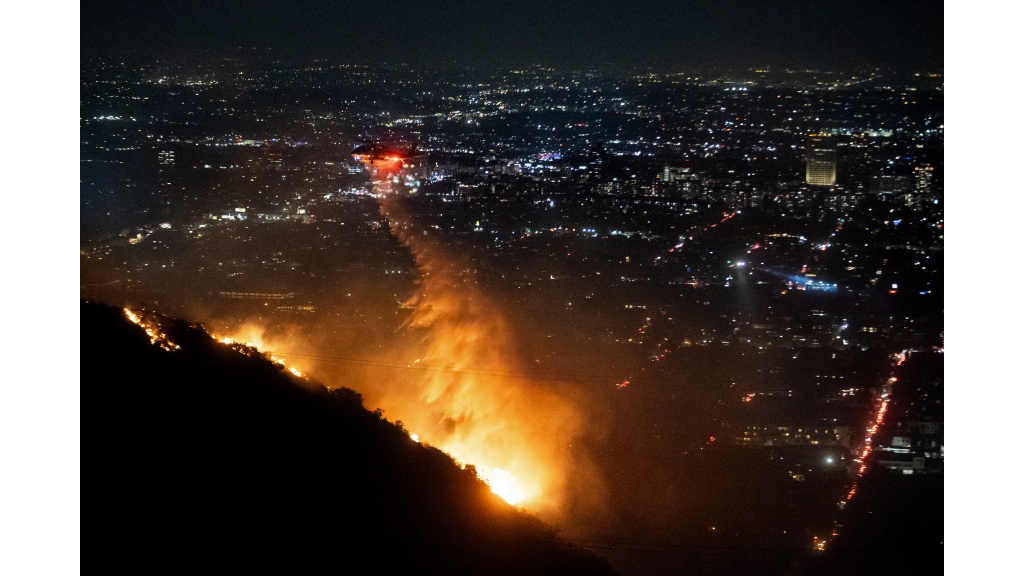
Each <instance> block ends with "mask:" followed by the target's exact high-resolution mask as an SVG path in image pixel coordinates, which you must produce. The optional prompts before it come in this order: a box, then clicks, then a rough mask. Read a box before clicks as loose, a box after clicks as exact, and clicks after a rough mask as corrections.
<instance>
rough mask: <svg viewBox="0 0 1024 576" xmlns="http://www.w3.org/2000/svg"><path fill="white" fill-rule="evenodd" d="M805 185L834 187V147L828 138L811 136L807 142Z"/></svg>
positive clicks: (833, 143)
mask: <svg viewBox="0 0 1024 576" xmlns="http://www.w3.org/2000/svg"><path fill="white" fill-rule="evenodd" d="M807 184H808V185H810V186H835V185H836V145H835V142H833V140H832V139H831V138H829V137H828V136H811V137H810V140H809V141H808V144H807Z"/></svg>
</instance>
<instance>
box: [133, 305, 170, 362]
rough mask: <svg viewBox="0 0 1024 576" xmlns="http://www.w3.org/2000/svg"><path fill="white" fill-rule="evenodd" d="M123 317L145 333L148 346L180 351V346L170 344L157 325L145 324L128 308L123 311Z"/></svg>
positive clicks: (144, 321) (140, 317) (145, 322)
mask: <svg viewBox="0 0 1024 576" xmlns="http://www.w3.org/2000/svg"><path fill="white" fill-rule="evenodd" d="M124 315H125V316H126V317H127V318H128V320H130V321H131V322H132V324H135V325H136V326H139V327H140V328H142V329H143V330H145V331H146V336H149V343H150V344H156V345H158V346H160V348H162V349H164V350H167V351H168V352H171V351H173V350H180V349H181V346H178V345H177V344H175V343H174V342H172V341H171V340H170V339H169V338H168V337H167V335H166V334H164V333H163V331H162V330H161V329H160V325H159V324H157V323H154V322H147V321H146V320H144V319H143V318H142V316H139V315H138V314H136V313H135V312H132V311H131V309H129V308H125V309H124Z"/></svg>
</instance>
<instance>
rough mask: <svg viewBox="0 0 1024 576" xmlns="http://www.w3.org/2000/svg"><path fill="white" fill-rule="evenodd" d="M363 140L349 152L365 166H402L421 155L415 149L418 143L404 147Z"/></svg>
mask: <svg viewBox="0 0 1024 576" xmlns="http://www.w3.org/2000/svg"><path fill="white" fill-rule="evenodd" d="M363 142H365V143H364V144H362V145H360V146H357V147H356V148H355V150H352V152H351V154H352V157H353V158H354V159H355V161H356V162H361V163H362V164H364V165H366V166H371V167H372V166H381V165H384V166H404V165H405V163H406V162H407V161H409V160H411V159H413V158H417V157H419V156H422V154H421V153H420V152H419V150H418V149H417V147H418V146H419V145H418V144H413V145H411V146H409V147H408V148H405V147H401V146H393V145H390V144H384V143H381V142H373V141H365V140H364V141H363Z"/></svg>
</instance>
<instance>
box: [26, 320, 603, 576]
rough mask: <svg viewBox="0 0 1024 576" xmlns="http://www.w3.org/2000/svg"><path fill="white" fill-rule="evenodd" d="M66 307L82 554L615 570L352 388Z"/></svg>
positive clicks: (422, 567)
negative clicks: (75, 337) (79, 433)
mask: <svg viewBox="0 0 1024 576" xmlns="http://www.w3.org/2000/svg"><path fill="white" fill-rule="evenodd" d="M80 321H81V341H82V345H81V385H82V393H83V399H84V400H85V402H83V406H85V408H84V409H83V417H84V420H85V421H86V422H88V423H89V424H88V425H87V430H88V432H87V434H85V436H84V438H85V439H86V446H87V449H86V453H87V454H89V455H90V456H92V455H95V456H97V457H96V458H92V457H90V458H88V461H89V465H87V466H86V470H88V471H89V472H87V474H86V482H85V483H84V485H85V486H86V487H87V488H86V495H85V501H86V502H88V503H89V506H88V509H89V510H88V512H89V513H88V514H87V517H91V518H92V519H94V522H95V528H94V529H92V530H90V529H88V528H87V529H86V531H85V533H86V534H88V535H89V536H91V538H90V539H91V540H92V542H93V544H92V546H91V548H92V554H93V555H94V556H93V558H94V560H93V562H94V564H95V565H96V566H97V567H102V568H104V569H108V570H118V571H120V570H125V569H127V570H132V571H134V572H147V571H150V570H154V569H159V570H161V571H165V570H175V569H177V570H184V571H188V572H189V573H210V572H221V573H237V572H239V571H242V570H260V571H261V572H272V573H273V572H276V573H281V574H297V573H301V574H305V573H339V574H398V573H402V574H494V575H503V574H560V575H561V574H595V575H597V574H602V575H603V574H612V573H613V572H612V570H611V568H610V567H609V566H608V564H607V562H605V561H604V560H603V559H601V558H598V557H596V556H594V555H592V554H590V553H589V552H586V551H583V550H580V549H577V548H573V547H571V546H569V545H568V544H567V543H565V542H564V541H562V540H560V539H559V538H558V537H557V536H556V535H555V533H554V531H553V530H552V529H551V528H550V527H548V526H546V525H544V524H542V523H541V522H540V521H539V520H537V519H536V518H534V517H533V516H531V515H529V514H526V513H524V512H522V511H520V510H517V509H515V508H513V507H512V506H509V505H508V504H506V503H505V502H504V501H503V500H501V499H500V498H499V497H497V496H496V495H494V494H493V493H492V492H491V491H490V489H489V488H488V487H487V485H486V484H484V483H483V482H482V481H480V480H479V479H477V478H476V476H475V474H474V473H473V471H472V470H463V469H461V468H460V467H459V466H457V465H456V464H455V463H454V462H453V461H452V460H451V458H450V457H448V456H447V455H446V454H444V453H442V452H440V451H439V450H436V449H433V448H427V447H424V446H422V445H420V444H418V443H416V442H414V441H412V439H410V438H409V436H408V434H407V433H406V432H405V431H404V430H403V429H402V428H401V426H400V425H395V424H392V423H390V422H388V421H386V420H384V419H383V418H382V417H381V415H380V414H379V413H373V412H370V411H367V410H366V409H365V408H364V407H363V405H362V398H361V397H360V396H359V394H357V393H355V392H352V391H351V390H347V389H340V390H335V391H333V392H329V391H327V389H326V388H322V387H319V386H305V387H303V386H299V385H296V383H295V382H294V381H293V379H292V378H291V377H290V375H288V374H287V373H286V372H285V371H284V370H282V369H281V368H280V367H279V366H278V365H276V364H274V363H273V362H271V361H270V360H268V359H266V358H264V357H262V356H261V355H258V354H255V355H249V356H246V355H244V354H242V353H240V352H239V351H237V350H233V349H231V347H229V346H227V345H223V344H220V343H218V342H215V341H214V340H213V339H212V338H210V337H209V336H208V335H207V334H206V333H205V332H204V331H202V330H201V329H198V328H195V327H191V326H189V325H188V324H187V323H185V322H183V321H168V323H167V324H166V325H165V326H166V328H165V330H166V333H167V334H168V335H169V337H170V338H171V339H172V340H173V341H174V342H175V343H177V344H178V345H180V346H181V349H179V350H174V351H167V350H163V349H161V348H160V347H158V346H156V345H153V344H151V343H150V339H149V337H148V336H146V334H145V333H144V331H143V330H142V329H141V328H139V327H138V326H136V325H134V324H132V323H131V322H129V321H128V320H127V319H126V318H125V315H124V313H123V311H121V310H118V309H115V308H110V307H107V306H103V305H98V304H93V303H89V302H84V301H83V302H82V304H81V316H80ZM54 354H57V355H59V354H60V351H59V348H58V347H57V346H56V343H55V344H54ZM26 385H30V383H26ZM54 552H55V553H59V551H57V550H55V551H54Z"/></svg>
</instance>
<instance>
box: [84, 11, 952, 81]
mask: <svg viewBox="0 0 1024 576" xmlns="http://www.w3.org/2000/svg"><path fill="white" fill-rule="evenodd" d="M237 47H245V48H253V47H257V48H264V49H265V48H270V49H274V50H282V51H292V52H295V53H299V54H302V55H308V56H328V57H347V58H351V59H353V60H361V61H366V62H371V63H372V62H409V63H414V64H424V65H431V64H441V63H450V62H456V63H459V64H472V65H499V66H500V65H520V64H530V63H540V64H546V65H554V66H564V65H569V66H583V65H589V64H616V65H620V66H631V65H641V66H648V65H650V66H658V67H667V68H677V67H678V68H684V67H701V66H705V65H711V66H719V67H749V66H763V65H773V66H793V67H814V68H820V69H848V68H852V67H856V66H861V65H873V66H882V67H893V68H898V69H904V70H921V69H927V70H941V69H942V65H943V58H942V51H943V50H942V49H943V4H942V3H941V2H934V1H922V0H908V1H900V2H892V1H889V0H861V1H856V2H851V1H846V0H843V1H835V2H832V1H829V2H810V1H795V0H781V1H772V2H764V1H749V0H743V1H721V2H698V1H675V2H672V1H638V2H623V1H611V0H587V1H577V2H556V1H543V0H515V1H508V0H476V1H473V0H452V1H436V0H422V1H420V2H411V1H405V0H403V1H401V2H379V1H378V2H343V1H341V2H339V1H334V2H327V1H320V0H316V1H301V2H266V1H264V2H228V1H198V2H195V1H187V2H116V1H88V0H87V1H84V2H82V4H81V49H82V55H83V56H84V57H89V56H91V55H95V54H102V53H113V54H126V53H136V54H140V55H160V54H162V53H163V54H166V53H173V52H177V51H181V50H189V49H196V48H198V49H211V50H225V49H231V48H237Z"/></svg>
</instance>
